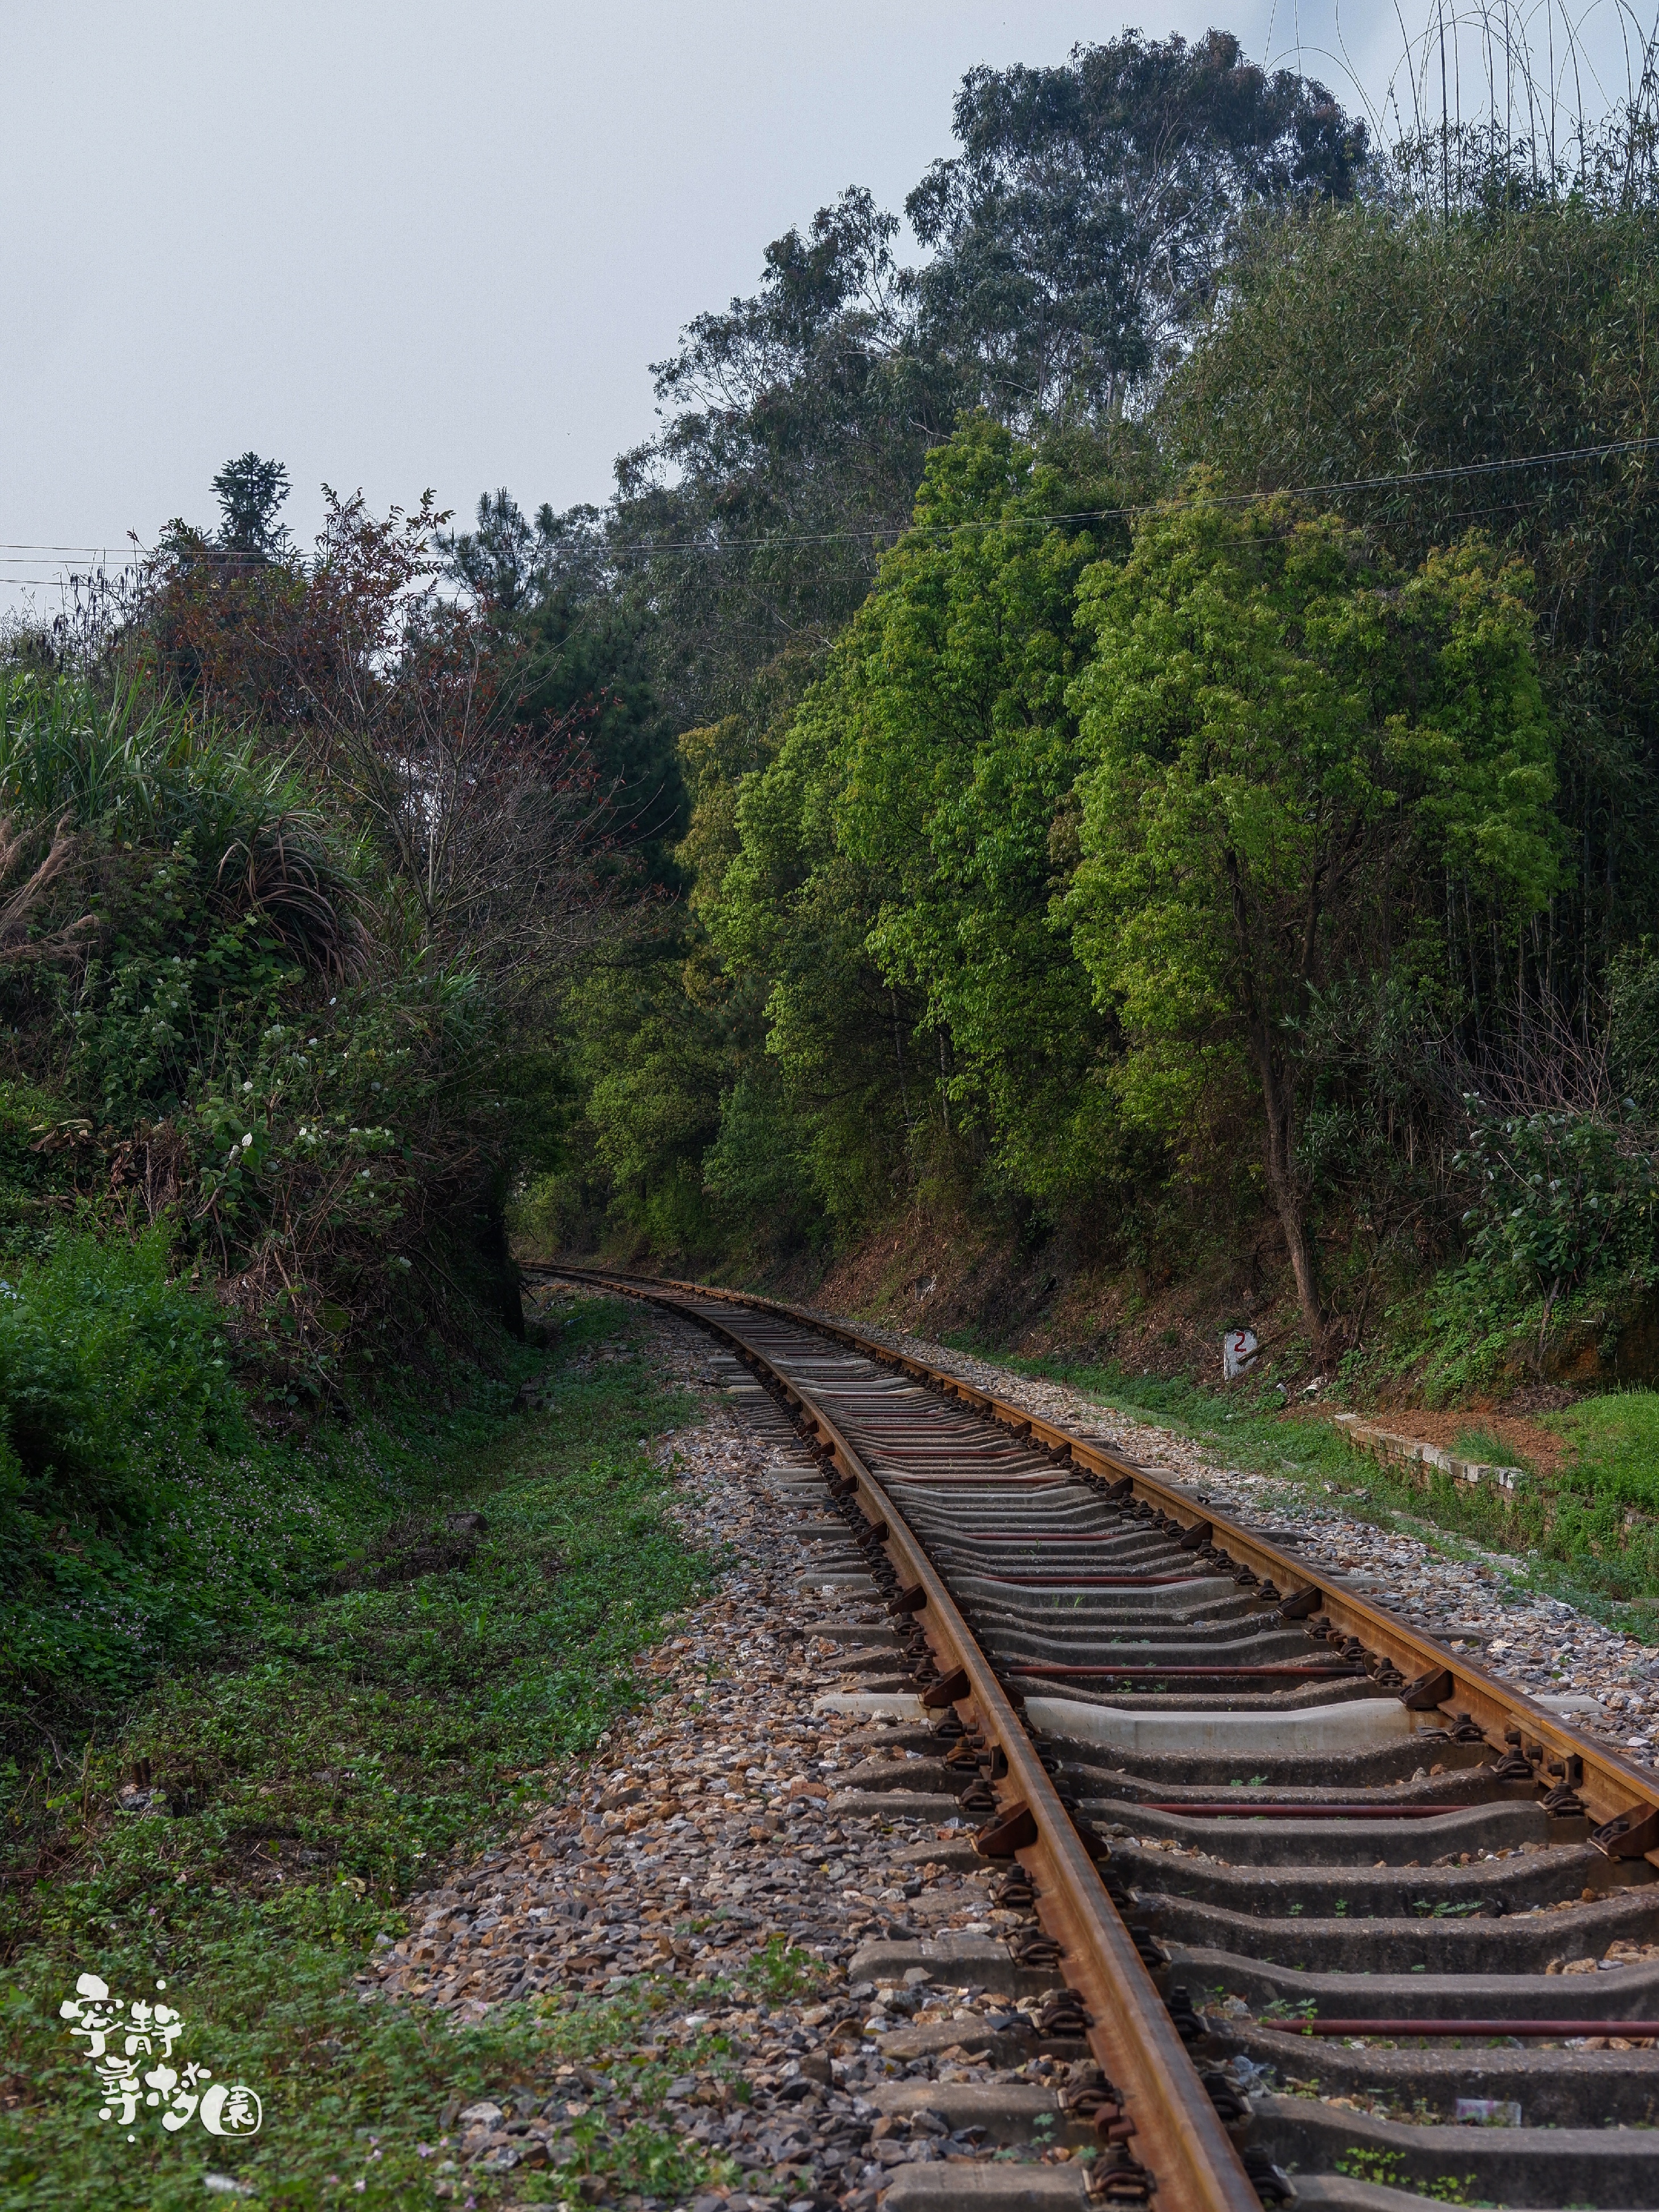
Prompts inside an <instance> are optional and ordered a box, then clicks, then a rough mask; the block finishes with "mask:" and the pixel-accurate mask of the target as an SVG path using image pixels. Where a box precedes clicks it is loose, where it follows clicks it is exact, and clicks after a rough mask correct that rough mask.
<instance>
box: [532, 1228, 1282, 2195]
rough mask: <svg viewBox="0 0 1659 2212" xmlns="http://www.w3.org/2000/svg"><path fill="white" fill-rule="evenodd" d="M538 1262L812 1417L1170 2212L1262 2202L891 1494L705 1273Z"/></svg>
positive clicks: (1028, 1747) (989, 1672)
mask: <svg viewBox="0 0 1659 2212" xmlns="http://www.w3.org/2000/svg"><path fill="white" fill-rule="evenodd" d="M536 1272H537V1273H548V1274H552V1275H557V1276H562V1277H565V1278H567V1279H571V1280H574V1281H586V1282H600V1283H603V1284H604V1285H605V1287H606V1288H610V1289H615V1290H619V1291H623V1292H624V1293H625V1294H627V1295H629V1296H630V1297H636V1298H641V1299H644V1300H646V1301H648V1302H649V1303H652V1304H660V1305H662V1306H664V1307H665V1308H666V1309H667V1310H669V1311H671V1312H675V1313H679V1314H681V1315H683V1316H685V1317H686V1318H688V1319H692V1320H695V1321H696V1322H698V1323H700V1324H701V1325H702V1327H703V1328H707V1329H708V1331H709V1332H710V1333H711V1334H714V1335H715V1336H716V1337H717V1338H722V1337H723V1338H724V1339H725V1340H726V1343H727V1344H728V1345H729V1346H731V1347H732V1350H733V1351H734V1352H737V1354H738V1358H740V1359H741V1360H742V1361H743V1362H744V1364H745V1365H746V1366H748V1367H749V1368H750V1370H755V1371H757V1372H759V1373H761V1374H763V1375H764V1376H766V1377H767V1378H768V1379H769V1382H770V1383H771V1385H772V1387H773V1389H774V1390H775V1393H776V1395H778V1396H780V1397H781V1398H782V1399H783V1400H784V1401H785V1402H786V1403H787V1405H788V1406H789V1407H790V1408H791V1410H792V1411H793V1413H795V1414H796V1415H797V1417H798V1419H799V1422H800V1425H802V1426H803V1427H804V1428H806V1429H808V1430H810V1431H811V1433H812V1434H813V1435H814V1436H815V1437H817V1440H818V1442H819V1443H820V1445H821V1446H822V1447H823V1449H825V1450H826V1451H827V1452H828V1453H829V1455H830V1457H831V1458H832V1459H833V1461H834V1462H835V1464H836V1468H838V1469H839V1470H840V1472H841V1474H842V1479H843V1481H844V1482H851V1483H852V1484H854V1486H855V1496H856V1498H857V1502H858V1504H859V1505H860V1510H862V1511H863V1513H864V1515H865V1517H866V1520H867V1521H868V1522H870V1523H871V1524H872V1526H880V1525H882V1524H885V1534H884V1543H885V1546H886V1548H887V1550H888V1551H889V1553H890V1555H891V1556H892V1559H893V1564H894V1565H895V1567H896V1568H902V1571H903V1573H904V1574H905V1576H907V1577H908V1582H909V1586H910V1587H911V1588H912V1589H916V1588H918V1587H919V1588H920V1589H921V1590H922V1591H924V1592H925V1593H926V1605H925V1613H926V1615H927V1618H926V1620H925V1621H923V1623H922V1626H924V1628H925V1629H926V1630H927V1632H928V1634H929V1639H930V1641H931V1642H932V1644H933V1647H934V1653H935V1657H936V1659H937V1662H938V1665H939V1677H940V1681H941V1683H947V1682H948V1681H949V1679H950V1677H951V1675H952V1674H957V1673H959V1674H960V1676H961V1678H962V1679H963V1681H964V1684H965V1686H964V1687H963V1690H962V1691H961V1692H960V1693H959V1694H958V1695H957V1697H956V1698H954V1699H952V1700H951V1703H952V1704H954V1705H956V1706H957V1708H959V1709H969V1708H970V1709H971V1711H972V1713H973V1716H974V1717H975V1719H976V1720H977V1722H978V1724H979V1726H980V1727H981V1729H982V1730H983V1731H984V1732H985V1735H986V1736H987V1740H988V1741H994V1743H995V1745H996V1747H997V1748H998V1749H1000V1751H1001V1753H1002V1754H1003V1758H1004V1760H1005V1763H1006V1767H1007V1772H1006V1775H1004V1776H1002V1777H1000V1778H999V1779H998V1780H997V1781H996V1782H995V1783H994V1784H992V1787H993V1789H994V1791H995V1793H996V1795H997V1798H998V1811H997V1814H996V1816H995V1820H996V1821H998V1822H1009V1821H1013V1820H1018V1818H1019V1817H1020V1816H1021V1815H1025V1816H1029V1827H1030V1839H1029V1840H1028V1841H1025V1842H1023V1843H1022V1844H1020V1845H1019V1847H1018V1850H1017V1851H1014V1852H1013V1853H1012V1854H1011V1855H1012V1856H1014V1857H1018V1859H1019V1860H1020V1861H1021V1863H1023V1864H1024V1865H1025V1866H1026V1868H1027V1869H1029V1871H1030V1873H1031V1875H1032V1876H1033V1878H1034V1884H1035V1887H1036V1892H1037V1897H1036V1910H1037V1913H1038V1917H1039V1918H1040V1919H1041V1920H1042V1924H1043V1926H1044V1927H1045V1928H1046V1929H1047V1930H1048V1934H1049V1935H1050V1936H1052V1937H1053V1938H1054V1941H1055V1942H1057V1943H1058V1945H1059V1946H1060V1968H1061V1971H1062V1972H1063V1974H1064V1977H1065V1979H1066V1983H1067V1984H1068V1985H1069V1986H1070V1987H1071V1988H1072V1989H1073V1990H1075V1991H1076V1992H1077V1994H1078V1995H1079V1996H1080V1997H1081V1998H1082V2000H1083V2002H1084V2004H1085V2007H1086V2008H1087V2015H1088V2017H1089V2020H1090V2026H1089V2028H1088V2039H1089V2045H1090V2047H1091V2050H1092V2051H1093V2052H1094V2054H1095V2056H1096V2057H1097V2058H1098V2059H1099V2061H1100V2063H1101V2065H1102V2067H1103V2069H1104V2070H1105V2073H1106V2075H1107V2077H1108V2079H1109V2081H1111V2082H1113V2083H1114V2084H1115V2087H1116V2088H1117V2090H1118V2091H1119V2093H1121V2096H1122V2098H1123V2100H1124V2105H1125V2110H1126V2117H1127V2119H1128V2120H1129V2121H1130V2122H1131V2123H1132V2125H1131V2128H1130V2129H1129V2130H1128V2133H1129V2135H1130V2136H1132V2138H1133V2156H1134V2158H1135V2159H1136V2160H1138V2161H1139V2164H1140V2165H1141V2166H1145V2167H1146V2168H1147V2169H1148V2170H1149V2172H1150V2174H1151V2176H1152V2178H1153V2179H1155V2182H1156V2188H1157V2197H1158V2205H1159V2208H1160V2212H1261V2202H1260V2199H1259V2197H1258V2196H1257V2194H1256V2191H1255V2186H1254V2185H1253V2184H1252V2182H1251V2181H1250V2179H1249V2176H1248V2175H1247V2174H1246V2172H1245V2171H1244V2167H1243V2162H1242V2160H1241V2159H1240V2157H1239V2154H1238V2151H1237V2148H1236V2147H1235V2145H1234V2144H1233V2142H1232V2141H1231V2137H1230V2136H1228V2134H1227V2131H1226V2130H1225V2127H1224V2126H1223V2124H1222V2122H1221V2119H1220V2118H1219V2116H1218V2113H1217V2112H1216V2109H1215V2106H1214V2105H1213V2104H1212V2101H1211V2100H1210V2098H1209V2096H1208V2094H1207V2093H1206V2090H1205V2087H1204V2085H1203V2083H1202V2081H1200V2079H1199V2075H1198V2072H1197V2069H1196V2068H1195V2067H1194V2063H1193V2061H1192V2059H1191V2057H1189V2055H1188V2051H1187V2049H1186V2046H1185V2045H1184V2044H1183V2043H1182V2040H1181V2038H1180V2036H1179V2034H1178V2033H1176V2027H1175V2023H1174V2021H1173V2020H1172V2019H1171V2017H1170V2011H1169V2008H1168V2007H1167V2006H1166V2005H1165V2004H1164V2001H1163V1999H1162V1998H1161V1997H1160V1996H1159V1994H1158V1989H1157V1987H1156V1985H1155V1984H1154V1983H1153V1981H1152V1976H1151V1975H1150V1974H1149V1973H1148V1972H1147V1970H1146V1966H1145V1965H1144V1963H1143V1962H1142V1960H1141V1959H1140V1957H1139V1954H1138V1953H1137V1951H1136V1949H1135V1946H1134V1942H1133V1938H1132V1937H1131V1936H1130V1935H1129V1933H1128V1930H1127V1929H1126V1928H1125V1926H1124V1924H1123V1922H1122V1921H1121V1918H1120V1917H1119V1916H1118V1913H1117V1911H1116V1908H1115V1906H1114V1905H1113V1904H1112V1901H1111V1899H1110V1898H1109V1896H1108V1895H1107V1893H1106V1890H1105V1887H1104V1885H1103V1882H1102V1881H1101V1878H1100V1875H1099V1872H1098V1870H1097V1867H1096V1864H1095V1862H1094V1859H1093V1858H1092V1857H1091V1855H1090V1852H1089V1850H1088V1848H1087V1846H1086V1845H1085V1841H1084V1839H1083V1837H1082V1835H1081V1834H1080V1833H1079V1830H1078V1827H1077V1825H1076V1824H1075V1822H1074V1821H1073V1819H1072V1817H1071V1815H1070V1814H1068V1813H1067V1812H1066V1809H1065V1808H1064V1807H1063V1806H1062V1805H1061V1803H1060V1797H1059V1795H1058V1793H1057V1792H1056V1790H1055V1789H1054V1784H1053V1782H1052V1781H1051V1780H1050V1779H1049V1778H1048V1772H1047V1771H1046V1769H1045V1768H1044V1767H1043V1765H1042V1761H1041V1760H1040V1759H1038V1757H1037V1754H1036V1750H1035V1748H1034V1747H1033V1746H1032V1743H1031V1741H1030V1737H1029V1736H1028V1735H1027V1734H1026V1731H1025V1729H1024V1724H1023V1723H1022V1722H1021V1720H1020V1718H1019V1716H1018V1713H1017V1711H1015V1708H1014V1705H1013V1704H1012V1700H1011V1699H1010V1698H1009V1697H1008V1695H1007V1693H1006V1692H1005V1691H1004V1689H1003V1687H1002V1686H1001V1684H1000V1682H999V1681H998V1680H997V1678H996V1675H995V1674H994V1671H993V1669H992V1667H991V1663H990V1662H989V1660H988V1659H987V1657H986V1656H985V1654H984V1653H983V1652H982V1651H981V1649H980V1647H979V1644H978V1642H977V1640H976V1639H975V1637H974V1635H973V1632H972V1631H971V1630H970V1629H969V1626H968V1624H967V1622H966V1621H965V1620H963V1617H962V1614H961V1613H960V1612H959V1610H958V1609H957V1604H956V1601H955V1600H954V1599H953V1598H952V1596H951V1593H950V1590H949V1589H948V1588H947V1587H946V1585H945V1582H944V1580H943V1579H942V1578H941V1577H940V1576H939V1571H938V1570H937V1569H936V1568H935V1567H934V1565H933V1561H932V1560H931V1559H930V1558H929V1557H928V1555H927V1552H926V1550H925V1549H924V1548H923V1547H922V1545H921V1543H920V1542H919V1541H918V1540H917V1538H916V1537H915V1534H913V1533H912V1531H911V1529H910V1528H909V1527H908V1523H907V1522H906V1521H905V1519H904V1516H903V1515H902V1512H901V1511H900V1510H899V1507H898V1505H897V1504H896V1503H895V1501H894V1498H893V1496H892V1493H891V1492H890V1490H889V1489H888V1488H887V1487H886V1486H884V1484H883V1483H882V1481H881V1480H879V1479H878V1477H877V1476H876V1475H875V1474H873V1473H872V1471H871V1469H870V1468H869V1467H868V1466H867V1465H866V1463H865V1461H864V1459H863V1457H862V1456H861V1455H860V1453H859V1452H858V1451H857V1450H856V1449H854V1445H853V1444H852V1443H851V1442H850V1441H849V1439H848V1437H847V1436H846V1435H845V1434H844V1433H843V1431H842V1429H841V1428H840V1426H839V1425H838V1424H837V1423H836V1421H835V1420H834V1419H832V1417H831V1416H830V1415H829V1413H827V1412H826V1411H825V1410H824V1409H823V1407H821V1406H819V1405H817V1403H816V1402H815V1401H814V1400H813V1398H812V1396H811V1393H810V1391H809V1390H807V1389H804V1388H803V1387H802V1385H801V1383H800V1382H799V1381H798V1380H797V1379H796V1378H795V1377H793V1376H787V1375H785V1374H783V1373H782V1372H781V1370H779V1369H778V1368H777V1367H776V1366H775V1364H773V1362H772V1360H771V1359H770V1358H769V1357H768V1355H767V1354H766V1353H765V1352H763V1350H762V1349H761V1348H760V1347H759V1346H756V1345H754V1344H752V1343H750V1341H749V1340H748V1339H747V1338H746V1337H744V1334H742V1332H741V1330H740V1329H738V1328H728V1327H726V1326H724V1325H723V1324H721V1323H720V1322H715V1321H714V1320H713V1319H712V1318H711V1317H710V1316H708V1315H707V1314H705V1313H696V1312H694V1311H693V1312H688V1310H687V1308H686V1305H685V1304H684V1300H685V1299H686V1298H687V1297H696V1298H702V1297H706V1295H707V1293H705V1292H704V1291H702V1290H701V1289H700V1288H699V1287H698V1286H697V1285H690V1284H678V1283H661V1284H646V1283H642V1282H641V1281H639V1280H638V1279H633V1280H629V1279H623V1278H617V1277H611V1276H607V1275H605V1274H602V1273H600V1272H599V1270H592V1269H590V1270H583V1269H578V1268H572V1267H547V1268H545V1269H542V1268H538V1269H537V1270H536ZM778 1310H779V1311H783V1310H782V1309H778ZM788 1317H789V1318H790V1319H791V1320H793V1319H794V1318H795V1316H793V1315H790V1316H788ZM811 1326H813V1327H814V1328H815V1329H817V1328H818V1325H817V1324H811ZM820 1333H821V1332H820Z"/></svg>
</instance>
